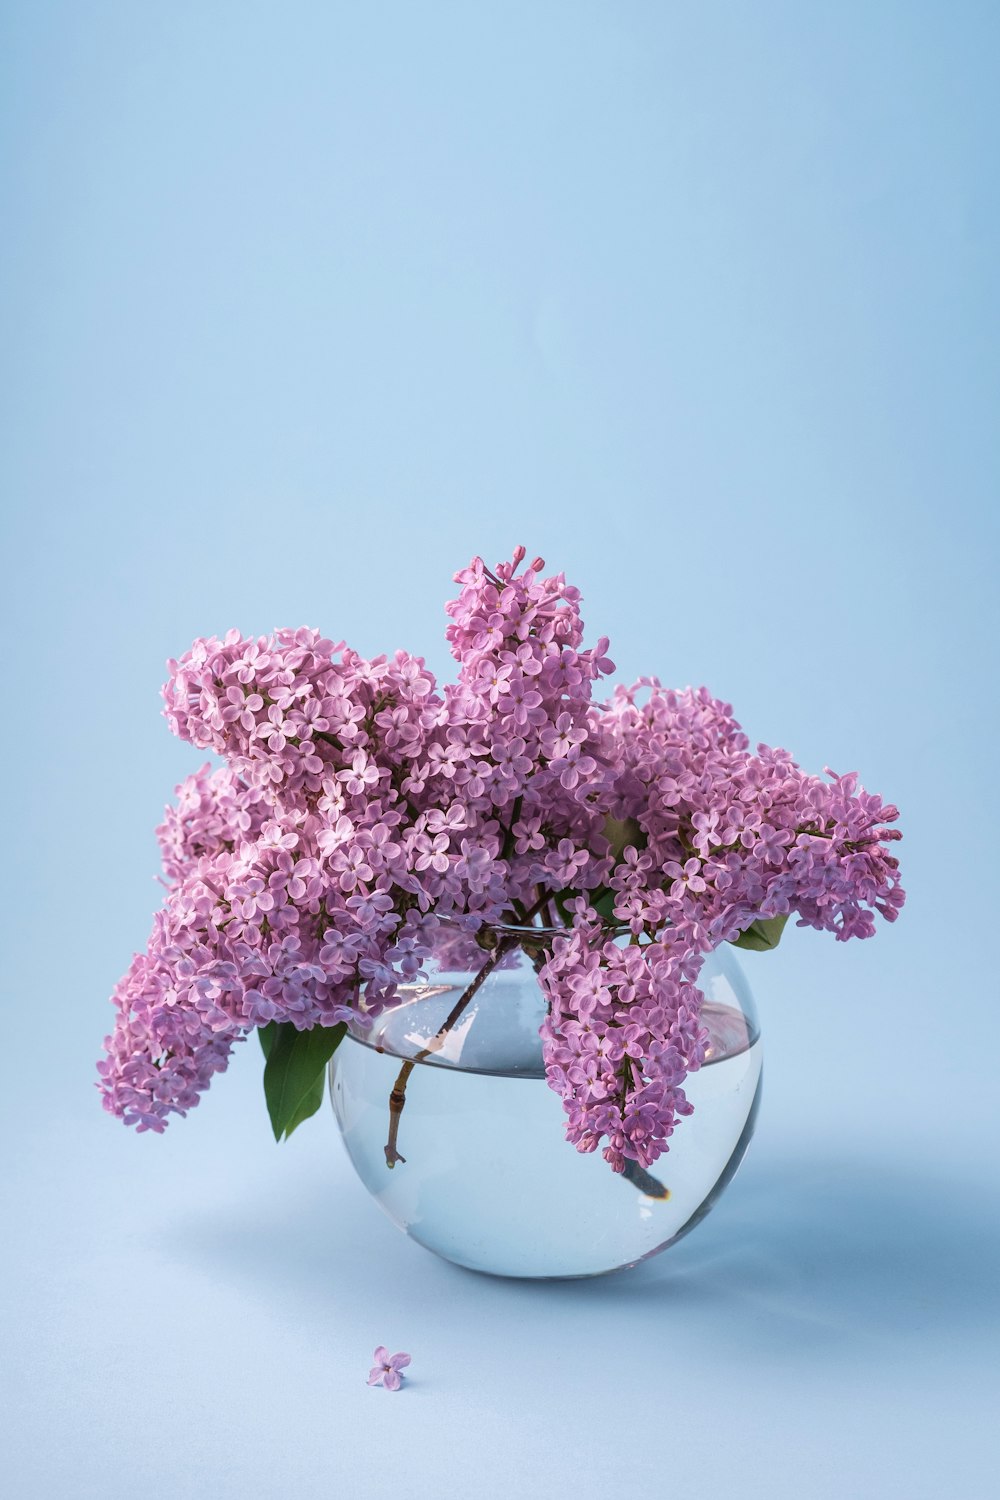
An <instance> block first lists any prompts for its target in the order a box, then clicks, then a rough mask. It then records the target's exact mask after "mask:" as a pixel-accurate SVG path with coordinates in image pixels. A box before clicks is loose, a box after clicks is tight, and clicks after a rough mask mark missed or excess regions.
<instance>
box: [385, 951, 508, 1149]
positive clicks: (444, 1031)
mask: <svg viewBox="0 0 1000 1500" xmlns="http://www.w3.org/2000/svg"><path fill="white" fill-rule="evenodd" d="M516 947H517V939H516V938H513V937H507V938H503V939H502V940H501V942H499V943H498V944H497V946H496V948H494V950H493V952H492V953H491V954H490V956H489V958H487V960H486V962H485V963H484V964H483V967H482V968H481V969H480V971H479V973H478V974H477V975H476V977H475V979H474V980H473V981H472V983H471V984H470V985H469V986H468V988H467V989H466V990H463V992H462V994H461V995H459V997H458V999H457V1000H456V1001H455V1004H454V1005H453V1006H452V1008H451V1010H450V1011H449V1012H448V1015H447V1016H446V1017H445V1019H444V1021H443V1022H442V1023H441V1025H440V1026H439V1027H438V1029H437V1031H436V1032H435V1033H434V1035H433V1036H432V1037H431V1039H430V1041H429V1042H428V1043H427V1045H426V1047H421V1049H420V1051H419V1052H416V1053H414V1055H413V1057H411V1058H408V1059H407V1060H406V1062H404V1064H403V1066H402V1067H401V1068H400V1070H399V1074H398V1077H397V1078H396V1082H395V1083H394V1084H393V1086H392V1093H391V1094H390V1095H389V1138H388V1140H387V1141H386V1143H385V1164H386V1166H387V1167H388V1168H389V1169H390V1170H391V1169H392V1168H393V1167H394V1166H395V1165H396V1163H397V1162H398V1161H401V1162H405V1161H406V1157H405V1156H400V1154H399V1152H398V1151H397V1149H396V1141H397V1138H398V1135H399V1117H400V1115H401V1114H402V1113H403V1106H404V1104H405V1103H406V1085H407V1082H408V1080H409V1077H410V1074H411V1073H412V1072H413V1070H414V1068H415V1067H416V1065H417V1063H419V1062H423V1061H424V1059H425V1058H426V1057H430V1055H431V1053H432V1052H438V1051H440V1049H441V1048H442V1047H443V1046H444V1043H445V1039H446V1038H447V1036H448V1033H449V1032H450V1031H451V1028H452V1027H453V1026H454V1024H455V1022H456V1021H457V1020H458V1018H459V1016H460V1015H461V1014H462V1012H463V1011H464V1009H465V1007H466V1006H467V1005H468V1004H469V1002H470V1000H471V999H472V998H473V996H474V995H475V993H476V991H477V990H478V989H479V986H480V985H481V984H482V982H483V980H484V979H485V978H486V977H487V975H489V974H491V973H492V972H493V970H494V969H495V968H496V966H497V964H498V963H499V962H500V960H501V959H502V958H505V957H506V955H507V954H508V953H510V951H511V949H513V948H516Z"/></svg>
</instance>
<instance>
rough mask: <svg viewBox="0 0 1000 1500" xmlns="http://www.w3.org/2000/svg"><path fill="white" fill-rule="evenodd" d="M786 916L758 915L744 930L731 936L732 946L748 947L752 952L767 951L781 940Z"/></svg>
mask: <svg viewBox="0 0 1000 1500" xmlns="http://www.w3.org/2000/svg"><path fill="white" fill-rule="evenodd" d="M787 921H788V917H787V915H786V916H783V917H758V918H757V919H756V921H754V922H751V924H750V926H749V927H748V928H747V929H746V931H745V932H741V933H740V935H739V937H738V938H733V940H732V943H733V947H734V948H748V949H750V951H751V952H753V953H769V952H770V951H771V949H772V948H777V946H778V944H779V943H780V942H781V934H782V932H783V931H784V927H785V923H786V922H787Z"/></svg>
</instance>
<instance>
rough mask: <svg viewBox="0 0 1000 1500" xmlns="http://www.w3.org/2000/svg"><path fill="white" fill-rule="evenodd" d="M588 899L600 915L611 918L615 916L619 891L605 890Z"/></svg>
mask: <svg viewBox="0 0 1000 1500" xmlns="http://www.w3.org/2000/svg"><path fill="white" fill-rule="evenodd" d="M588 899H589V901H590V904H591V906H592V907H593V908H594V910H595V911H596V913H597V915H598V916H599V917H606V918H607V919H608V920H610V919H611V918H612V917H613V916H614V914H615V902H616V901H617V900H618V892H617V891H604V892H602V894H601V895H599V896H591V897H589V898H588Z"/></svg>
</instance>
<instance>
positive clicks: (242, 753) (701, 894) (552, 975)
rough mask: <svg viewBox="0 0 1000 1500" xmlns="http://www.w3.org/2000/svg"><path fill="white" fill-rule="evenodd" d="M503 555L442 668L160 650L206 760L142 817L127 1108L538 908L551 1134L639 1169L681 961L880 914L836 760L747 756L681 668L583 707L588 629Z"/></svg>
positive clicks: (678, 998) (550, 583) (372, 999)
mask: <svg viewBox="0 0 1000 1500" xmlns="http://www.w3.org/2000/svg"><path fill="white" fill-rule="evenodd" d="M524 557H525V553H524V549H523V548H518V549H517V551H516V552H515V554H514V557H513V560H512V561H510V562H506V563H501V564H500V565H499V566H498V567H497V568H496V569H495V570H491V569H489V568H487V567H486V565H485V564H484V563H483V562H482V560H481V559H479V558H476V559H474V560H473V562H472V563H471V564H470V566H469V567H468V568H466V569H465V570H464V571H462V572H461V573H459V574H458V575H456V582H457V583H458V584H459V585H460V591H459V594H458V597H457V598H456V599H455V600H453V601H452V603H450V604H449V605H448V606H447V613H448V616H449V619H450V623H449V625H448V628H447V638H448V641H449V644H450V646H451V650H452V653H453V655H454V657H455V659H456V661H457V663H458V673H457V677H456V680H455V681H454V682H453V683H449V684H446V685H444V686H443V687H442V688H439V687H438V684H437V683H436V682H435V680H434V678H433V676H432V675H431V673H430V672H429V671H428V670H427V668H426V666H425V664H424V662H423V660H422V659H421V658H419V657H413V656H410V655H409V654H408V653H406V652H403V651H398V652H396V654H395V655H394V656H393V657H392V658H388V657H378V658H376V659H375V660H373V661H366V660H364V659H363V658H362V657H360V656H358V655H357V654H356V653H355V652H353V651H351V650H350V648H348V647H346V646H345V645H344V644H343V643H341V644H338V645H335V644H334V643H333V642H331V641H330V640H327V639H325V638H324V637H322V636H321V635H320V634H319V632H318V631H315V630H308V629H300V630H279V631H276V632H275V633H274V634H273V635H271V636H268V637H261V638H259V639H257V640H251V639H248V638H245V637H242V636H241V635H240V634H239V632H237V631H230V632H229V633H228V634H227V635H226V636H225V637H224V639H222V640H218V639H216V638H214V637H213V638H211V639H206V640H198V641H196V642H195V643H194V645H193V646H192V647H191V649H190V651H188V652H187V653H186V654H185V655H184V656H183V657H182V658H181V659H180V661H177V662H171V663H170V664H169V667H170V676H169V680H168V682H167V684H166V686H165V688H164V699H165V703H166V709H165V714H166V717H167V720H168V722H169V724H170V726H171V728H172V729H173V730H174V732H175V733H177V734H179V735H180V736H181V737H182V738H185V739H188V740H190V741H191V742H192V743H193V744H194V745H196V746H198V747H199V748H201V749H210V750H212V751H214V752H216V753H217V754H219V755H221V756H223V757H224V758H225V762H226V763H225V765H224V766H222V767H220V768H218V769H216V770H211V769H210V768H209V767H208V766H205V767H203V768H202V770H200V771H198V772H196V773H195V774H194V775H193V776H191V777H189V778H188V779H187V780H186V781H185V782H183V783H182V784H181V786H180V787H178V789H177V802H176V804H175V806H174V807H172V808H170V809H168V810H167V812H166V814H165V817H164V822H163V824H162V825H161V827H160V828H159V829H158V836H159V840H160V845H161V849H162V852H163V866H164V883H165V885H166V887H167V894H166V900H165V904H164V906H163V908H162V910H161V911H160V912H159V913H157V916H156V918H155V920H154V926H153V932H152V935H151V937H150V940H149V943H148V945H147V948H146V951H145V953H143V954H141V955H137V956H136V958H135V959H134V960H133V963H132V965H131V967H130V969H129V970H128V972H127V973H126V975H125V976H124V978H123V979H122V981H121V982H120V984H119V985H118V986H117V988H116V990H115V993H114V996H113V1000H114V1004H115V1007H116V1011H117V1021H116V1026H115V1030H114V1032H113V1034H112V1036H111V1037H109V1038H108V1039H107V1041H106V1052H107V1056H106V1059H105V1060H104V1061H103V1062H102V1063H101V1064H100V1073H101V1087H102V1090H103V1093H104V1102H105V1106H106V1107H107V1108H108V1109H109V1110H111V1111H112V1112H113V1113H115V1114H116V1115H119V1116H120V1117H121V1118H122V1119H124V1120H125V1121H126V1123H129V1124H134V1125H136V1126H137V1127H138V1129H140V1130H153V1131H161V1130H162V1129H163V1128H164V1125H165V1123H166V1121H167V1119H168V1118H169V1116H170V1114H171V1113H176V1114H181V1115H183V1114H185V1113H186V1112H187V1110H188V1109H190V1108H191V1107H192V1106H193V1105H194V1104H196V1103H197V1101H198V1098H199V1095H200V1094H201V1093H202V1092H203V1091H204V1089H205V1088H207V1087H208V1085H209V1083H210V1081H211V1078H212V1077H213V1075H214V1074H215V1073H216V1072H219V1071H221V1070H222V1069H223V1068H225V1066H226V1064H227V1062H228V1058H229V1055H230V1052H231V1050H232V1047H233V1045H234V1044H235V1043H236V1042H238V1041H240V1040H242V1039H243V1038H244V1037H245V1036H246V1035H247V1034H248V1033H249V1032H250V1031H251V1030H253V1029H254V1028H257V1027H261V1026H265V1025H267V1024H268V1023H269V1022H271V1021H281V1022H286V1023H291V1024H292V1025H294V1026H295V1027H296V1028H298V1029H299V1030H306V1029H308V1028H311V1027H313V1026H332V1025H335V1024H336V1023H337V1022H339V1021H341V1020H345V1019H353V1020H355V1021H358V1019H359V1018H361V1017H371V1016H373V1015H375V1014H377V1013H378V1011H379V1010H380V1009H382V1008H383V1007H384V1006H386V1005H389V1004H391V1003H392V1000H393V997H394V995H395V992H396V987H397V986H398V984H399V983H400V982H402V981H405V980H406V979H411V978H412V977H413V976H414V975H416V974H418V973H419V972H420V968H421V964H422V962H423V961H424V960H425V959H427V957H428V956H429V955H430V954H431V953H432V952H434V951H435V946H436V945H438V944H440V943H441V942H442V941H443V940H444V939H443V937H442V931H443V927H442V924H441V923H440V922H439V918H441V917H452V918H457V919H458V920H459V921H460V923H461V925H462V927H463V928H464V929H465V930H466V931H467V932H468V935H469V941H470V943H472V944H473V945H475V943H476V939H477V934H478V935H480V936H482V934H483V930H484V929H485V928H487V927H488V926H489V924H492V923H496V922H499V921H505V922H508V923H510V922H514V923H519V922H524V921H525V920H527V914H528V913H537V914H538V916H537V920H539V921H545V922H547V923H548V924H549V925H553V924H558V925H560V926H561V927H562V929H563V930H562V932H561V933H560V935H559V936H557V937H556V938H555V939H554V940H553V941H552V942H551V943H550V945H549V948H548V952H547V954H546V956H545V957H544V960H543V961H540V962H539V978H540V982H541V984H542V986H543V989H544V991H545V993H546V996H547V998H548V1001H549V1015H548V1018H547V1019H546V1022H545V1024H544V1026H543V1029H542V1038H543V1044H544V1056H545V1065H546V1070H547V1076H548V1080H549V1083H550V1084H551V1086H552V1087H553V1088H554V1089H555V1090H556V1091H557V1092H558V1093H559V1094H560V1095H561V1097H562V1099H563V1103H564V1107H565V1113H566V1129H567V1137H568V1139H569V1140H570V1141H571V1142H572V1143H573V1144H574V1145H575V1146H576V1148H577V1149H578V1150H580V1151H593V1150H595V1149H597V1147H598V1146H602V1149H603V1153H604V1156H605V1158H606V1159H607V1161H608V1162H609V1164H610V1165H611V1167H612V1168H613V1169H614V1170H616V1171H621V1170H622V1169H623V1167H624V1164H625V1161H626V1160H632V1161H635V1162H637V1163H639V1164H640V1165H642V1166H649V1165H650V1164H651V1163H652V1162H653V1161H655V1160H656V1158H657V1156H659V1155H660V1154H661V1153H662V1152H663V1151H664V1150H666V1149H667V1148H668V1143H669V1137H670V1135H671V1133H672V1131H673V1130H674V1128H675V1127H676V1124H677V1121H678V1119H679V1118H681V1117H683V1116H684V1115H686V1114H689V1113H690V1112H691V1106H690V1105H689V1104H688V1102H687V1099H686V1097H685V1094H684V1088H683V1083H684V1079H685V1078H686V1076H687V1074H688V1073H689V1072H690V1071H692V1070H693V1069H695V1068H697V1067H698V1066H700V1064H701V1062H702V1061H703V1058H704V1052H705V1045H706V1033H705V1031H704V1029H703V1028H702V1027H701V1026H700V1024H699V1019H698V1018H699V1010H700V1006H701V1001H702V995H701V992H700V990H699V989H698V988H697V979H698V973H699V970H700V967H701V964H702V962H703V960H704V956H705V954H706V953H708V952H709V951H710V950H711V949H712V948H714V947H716V946H717V945H718V944H719V943H721V942H724V941H727V940H732V939H735V938H736V937H738V936H739V934H740V933H741V932H743V931H744V930H745V929H746V928H747V927H748V926H749V925H750V924H751V923H752V922H753V921H754V920H755V919H756V918H759V917H786V916H789V915H791V914H795V915H796V916H797V919H798V922H799V925H800V926H802V925H804V926H811V927H816V928H820V929H824V930H826V931H830V932H832V933H833V934H834V935H835V936H836V937H837V938H838V939H839V940H846V939H847V938H850V937H870V936H871V935H872V933H873V932H874V930H875V916H876V914H878V915H881V916H883V917H884V918H886V919H887V920H889V921H892V920H894V919H895V917H896V915H897V914H898V911H899V909H900V907H901V906H902V903H903V892H902V889H901V887H900V884H899V876H898V864H897V861H896V859H895V858H894V857H893V855H892V854H891V853H890V852H889V849H890V846H891V845H892V843H893V842H894V841H895V840H896V839H898V838H899V837H900V835H899V833H898V832H897V831H895V830H894V829H892V828H891V827H890V826H889V825H890V824H892V823H893V822H894V821H895V820H896V818H897V817H898V813H897V810H896V808H895V807H892V806H890V805H886V804H883V802H882V801H881V800H880V799H879V798H878V797H877V796H874V795H873V794H871V793H869V792H867V791H865V790H864V789H863V788H862V787H861V786H860V784H859V781H858V777H857V776H856V775H855V774H853V773H852V774H850V775H846V776H845V775H836V774H834V773H833V772H831V771H828V772H827V773H826V775H827V777H828V778H829V779H827V780H823V779H821V778H819V777H816V776H811V775H808V774H807V773H805V772H803V771H802V770H801V769H800V768H799V766H798V765H797V764H796V763H795V761H794V760H793V759H792V757H791V756H790V755H789V754H788V752H787V751H785V750H774V749H771V748H769V747H768V746H766V745H758V746H757V749H756V753H751V752H750V748H749V743H748V741H747V738H746V736H745V735H744V733H743V731H742V730H741V728H740V726H739V724H737V723H736V721H735V719H733V717H732V711H731V709H730V707H729V705H728V704H725V703H721V702H719V701H718V700H716V699H714V698H712V696H711V695H710V694H709V692H708V691H707V689H705V688H699V689H691V688H687V689H684V690H682V691H675V690H673V689H666V688H663V687H662V686H661V684H660V683H659V681H658V680H657V679H656V678H653V677H650V678H643V679H641V680H640V681H639V682H638V683H636V684H634V685H633V686H631V687H618V688H616V689H615V690H614V691H613V692H612V694H611V696H610V698H608V699H607V700H606V701H598V700H597V699H596V698H595V696H594V688H595V684H597V683H598V682H599V681H600V679H601V678H602V677H605V676H607V675H608V674H609V673H610V672H612V671H613V670H614V668H613V663H612V662H611V661H610V660H609V658H608V655H607V652H608V642H607V640H606V639H603V638H602V639H600V640H598V641H597V643H596V645H594V646H592V647H585V645H584V638H583V623H582V620H581V617H580V595H579V592H578V590H576V589H575V588H573V587H572V586H570V585H568V584H567V583H566V580H565V578H564V577H563V576H562V575H561V574H556V575H553V576H549V577H543V576H542V572H543V568H544V564H543V563H542V562H541V559H538V558H536V559H535V560H534V561H533V562H532V563H531V564H530V565H529V566H528V567H526V568H524V569H523V570H521V565H522V563H523V562H524ZM446 925H447V926H448V928H449V929H453V926H454V924H453V923H452V924H446ZM477 951H481V949H479V950H477Z"/></svg>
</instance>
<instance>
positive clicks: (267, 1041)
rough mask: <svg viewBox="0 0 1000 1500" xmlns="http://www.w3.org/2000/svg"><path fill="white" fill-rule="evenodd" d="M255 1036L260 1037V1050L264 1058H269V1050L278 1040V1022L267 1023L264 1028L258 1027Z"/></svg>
mask: <svg viewBox="0 0 1000 1500" xmlns="http://www.w3.org/2000/svg"><path fill="white" fill-rule="evenodd" d="M257 1035H258V1036H259V1037H260V1050H261V1051H262V1052H263V1054H264V1056H265V1058H267V1057H270V1056H271V1048H272V1047H273V1046H274V1044H275V1042H276V1041H277V1040H278V1022H277V1021H269V1022H268V1024H267V1025H266V1026H258V1028H257Z"/></svg>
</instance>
